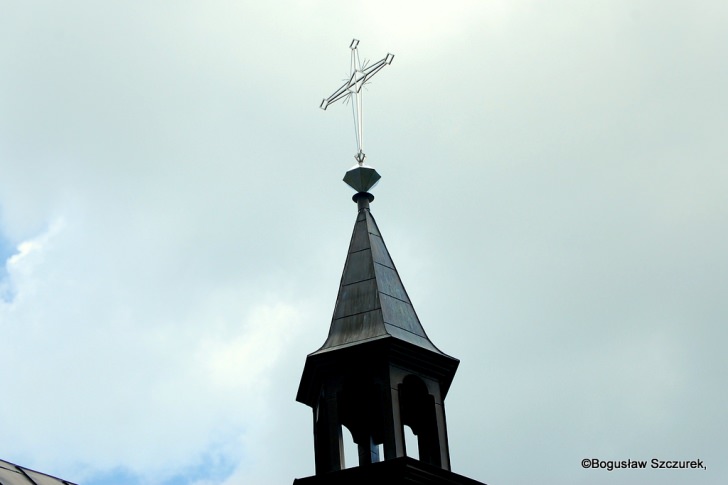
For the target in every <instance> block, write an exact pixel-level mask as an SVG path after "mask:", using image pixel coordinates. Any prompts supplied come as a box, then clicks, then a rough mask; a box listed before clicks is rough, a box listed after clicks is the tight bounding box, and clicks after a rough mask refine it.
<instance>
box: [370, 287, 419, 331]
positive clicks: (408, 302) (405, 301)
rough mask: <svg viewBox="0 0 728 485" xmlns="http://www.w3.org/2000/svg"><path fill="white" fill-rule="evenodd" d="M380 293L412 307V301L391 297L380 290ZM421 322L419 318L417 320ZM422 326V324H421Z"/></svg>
mask: <svg viewBox="0 0 728 485" xmlns="http://www.w3.org/2000/svg"><path fill="white" fill-rule="evenodd" d="M379 293H381V294H383V295H387V296H388V297H390V298H394V299H395V300H397V301H401V302H402V303H406V304H407V305H409V306H412V302H410V301H407V300H403V299H401V298H397V297H396V296H394V295H390V294H389V293H387V292H385V291H382V290H379ZM419 320H420V319H419V318H418V319H417V321H419ZM420 325H422V324H420Z"/></svg>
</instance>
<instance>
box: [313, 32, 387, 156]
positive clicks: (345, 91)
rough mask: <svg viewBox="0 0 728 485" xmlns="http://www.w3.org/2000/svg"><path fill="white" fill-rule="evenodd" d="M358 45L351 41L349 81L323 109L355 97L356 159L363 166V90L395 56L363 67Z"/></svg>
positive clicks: (357, 42)
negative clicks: (341, 100) (344, 99)
mask: <svg viewBox="0 0 728 485" xmlns="http://www.w3.org/2000/svg"><path fill="white" fill-rule="evenodd" d="M358 45H359V41H358V40H356V39H354V40H352V41H351V45H350V46H349V48H350V49H351V70H350V74H349V79H348V80H347V81H346V82H345V83H344V84H343V86H341V87H340V88H339V89H337V90H336V91H335V92H334V94H332V95H331V96H329V97H328V98H326V99H324V100H323V101H322V102H321V109H326V108H328V107H329V105H330V104H332V103H335V102H337V101H338V100H340V99H342V98H346V99H347V100H348V99H349V98H351V97H352V96H353V97H354V101H353V102H352V103H351V106H352V108H353V111H354V131H355V133H356V145H357V149H358V152H357V154H356V155H354V158H355V159H356V161H357V162H358V163H359V165H360V166H361V165H363V164H364V158H365V157H366V156H365V155H364V129H363V127H362V103H361V101H362V99H361V98H362V91H361V88H362V87H364V85H365V84H366V83H367V82H369V79H370V78H371V77H372V76H373V75H375V74H376V73H378V72H379V71H380V70H381V69H382V68H383V67H384V66H386V65H389V64H391V63H392V59H394V55H393V54H387V57H385V58H384V59H382V60H381V61H378V62H375V63H374V64H372V65H369V66H368V65H367V61H366V60H364V67H362V64H361V62H359V51H358V50H357V46H358Z"/></svg>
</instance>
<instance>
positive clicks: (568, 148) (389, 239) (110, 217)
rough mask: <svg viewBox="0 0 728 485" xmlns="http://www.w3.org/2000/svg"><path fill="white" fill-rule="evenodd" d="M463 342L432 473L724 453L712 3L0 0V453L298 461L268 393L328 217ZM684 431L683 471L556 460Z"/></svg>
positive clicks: (723, 124)
mask: <svg viewBox="0 0 728 485" xmlns="http://www.w3.org/2000/svg"><path fill="white" fill-rule="evenodd" d="M354 37H356V38H358V39H360V40H361V43H360V44H359V48H360V53H361V56H362V57H363V58H367V59H370V60H372V61H376V60H379V59H381V58H382V57H384V56H385V54H386V53H387V52H391V53H393V54H395V58H394V62H393V63H392V65H391V66H388V67H387V68H386V69H384V70H383V71H381V72H380V73H379V74H377V76H376V77H374V79H373V82H372V83H371V84H370V85H369V86H368V88H367V90H366V92H365V97H364V134H365V148H366V153H367V155H368V158H367V161H368V163H369V164H371V165H372V166H374V167H376V168H377V169H378V170H379V172H380V173H381V174H382V181H381V182H380V184H379V186H377V187H376V188H375V189H374V190H373V192H374V194H375V196H376V200H375V201H374V202H373V204H372V213H373V214H374V216H375V217H376V218H377V222H378V224H379V227H380V229H381V230H382V233H383V235H384V240H385V241H386V243H387V245H388V248H389V250H390V253H391V254H392V257H393V259H394V261H395V263H396V264H397V267H398V270H399V273H400V276H401V277H402V280H403V282H404V284H405V287H406V288H407V290H408V293H409V296H410V297H411V299H412V301H413V303H414V306H415V308H416V310H417V312H418V315H419V318H420V321H421V322H422V324H423V326H424V327H425V329H426V330H427V332H428V334H429V336H430V338H431V340H432V341H433V342H434V343H435V344H436V345H437V346H438V347H439V348H440V349H442V350H443V351H444V352H446V353H448V354H450V355H453V356H455V357H457V358H459V359H460V360H461V364H460V368H459V370H458V373H457V375H456V376H455V380H454V382H453V385H452V388H451V390H450V394H449V395H448V398H447V400H446V411H447V417H448V426H449V438H450V445H451V458H452V465H453V471H455V472H456V473H460V474H463V475H466V476H469V477H472V478H474V479H477V480H480V481H482V482H485V483H488V484H490V485H501V484H503V485H506V484H511V485H512V484H526V485H527V484H532V483H536V482H538V483H547V484H550V483H554V484H555V483H559V484H582V483H584V484H585V483H589V484H607V485H612V484H617V483H619V484H678V483H680V484H682V483H692V484H701V485H702V484H724V483H726V482H727V481H728V462H727V461H726V456H728V417H727V416H728V415H727V414H726V410H727V409H728V391H727V377H726V376H727V375H728V357H727V356H726V352H725V347H726V344H728V330H727V329H726V326H727V325H726V324H727V323H728V250H727V248H728V190H727V189H726V187H728V143H727V141H726V140H727V138H728V137H727V136H726V133H728V114H727V113H728V88H727V87H726V86H728V56H727V55H726V46H728V3H726V2H725V1H721V0H715V1H710V0H705V1H699V2H677V1H665V0H659V1H658V0H643V1H640V0H629V1H621V0H610V1H606V0H605V1H597V0H595V1H576V0H573V1H565V0H553V1H548V2H546V1H535V0H534V1H512V0H510V1H506V0H503V1H487V0H479V1H460V0H457V1H450V2H434V1H423V0H419V1H398V2H394V1H388V2H384V1H371V0H370V1H368V2H359V3H354V2H335V1H316V0H308V1H284V2H267V3H266V2H253V1H232V0H228V1H222V0H208V1H204V2H202V1H199V2H192V1H174V2H173V1H159V0H145V1H124V2H93V1H88V0H87V1H80V0H66V1H64V2H57V1H50V0H46V1H41V0H22V1H21V0H0V258H1V259H2V261H3V265H2V266H4V269H2V270H0V342H2V351H1V352H0V383H2V391H1V393H0V458H1V459H5V460H9V461H13V462H16V463H19V464H22V465H24V466H27V467H30V468H37V469H40V470H42V471H45V472H48V473H51V474H55V475H58V476H61V477H63V478H65V479H68V480H72V481H75V482H78V483H81V484H82V485H116V484H130V485H137V484H139V485H141V484H151V485H158V484H159V485H162V484H163V485H183V484H184V485H187V484H189V485H193V484H194V485H223V484H224V485H239V484H261V485H268V484H271V485H273V484H281V483H283V484H285V483H292V481H293V479H294V478H296V477H303V476H308V475H311V474H313V470H314V461H313V438H312V423H311V411H310V408H308V407H306V406H304V405H302V404H299V403H297V402H295V394H296V390H297V387H298V381H299V378H300V375H301V371H302V369H303V363H304V360H305V357H306V355H307V354H308V353H310V352H313V351H314V350H316V349H317V348H318V347H319V346H320V345H321V344H322V343H323V342H324V340H325V338H326V335H327V332H328V326H329V323H330V320H331V315H332V312H333V307H334V302H335V298H336V294H337V289H338V284H339V278H340V277H341V270H342V268H343V264H344V259H345V255H346V250H347V247H348V242H349V238H350V236H351V231H352V229H353V224H354V220H355V217H356V206H355V205H354V204H353V203H352V202H351V199H350V197H351V195H352V191H351V189H349V188H348V187H347V186H346V185H345V184H344V183H343V182H341V178H342V176H343V174H344V172H345V171H346V170H347V169H348V168H350V167H351V166H352V165H353V164H354V158H353V156H354V153H355V151H356V145H355V140H354V129H353V123H352V119H351V118H352V116H351V111H350V107H349V106H345V105H343V104H337V105H335V106H332V107H331V108H329V109H328V110H327V111H322V110H320V109H319V108H318V104H319V103H320V102H321V99H322V98H324V97H326V96H328V95H329V94H331V93H332V92H333V91H334V90H335V89H336V88H337V87H339V85H340V84H341V82H342V80H343V79H344V78H345V77H346V76H347V75H348V68H349V49H348V46H349V43H350V42H351V39H352V38H354ZM584 458H598V459H601V460H626V459H633V460H650V459H652V458H658V459H663V460H692V459H702V460H703V462H704V464H705V466H706V467H707V470H688V471H674V470H651V469H647V470H616V471H612V472H608V471H606V470H584V469H582V467H581V461H582V459H584Z"/></svg>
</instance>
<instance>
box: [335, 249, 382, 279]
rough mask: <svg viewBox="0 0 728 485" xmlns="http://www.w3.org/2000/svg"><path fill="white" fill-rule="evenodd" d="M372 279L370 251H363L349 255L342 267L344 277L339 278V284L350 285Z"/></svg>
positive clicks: (372, 267)
mask: <svg viewBox="0 0 728 485" xmlns="http://www.w3.org/2000/svg"><path fill="white" fill-rule="evenodd" d="M372 278H374V263H373V262H372V254H371V249H363V250H361V251H357V252H355V253H352V254H349V257H348V258H347V259H346V265H345V266H344V276H343V277H342V278H341V284H342V285H350V284H352V283H357V282H359V281H364V280H368V279H372Z"/></svg>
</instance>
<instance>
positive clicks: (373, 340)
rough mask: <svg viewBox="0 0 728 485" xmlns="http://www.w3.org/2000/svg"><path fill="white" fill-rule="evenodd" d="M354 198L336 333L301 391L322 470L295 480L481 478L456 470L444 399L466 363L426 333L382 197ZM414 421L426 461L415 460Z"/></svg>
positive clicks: (317, 355) (301, 483) (309, 364)
mask: <svg viewBox="0 0 728 485" xmlns="http://www.w3.org/2000/svg"><path fill="white" fill-rule="evenodd" d="M353 199H354V201H355V202H356V203H357V209H358V211H357V217H356V221H355V223H354V230H353V233H352V236H351V242H350V243H349V250H348V252H347V256H346V262H345V264H344V270H343V273H342V276H341V283H340V285H339V293H338V297H337V299H336V306H335V308H334V314H333V317H332V319H331V325H330V327H329V334H328V337H327V338H326V341H325V342H324V344H323V345H322V346H321V348H319V349H318V350H316V351H315V352H313V353H311V354H309V355H308V357H307V358H306V364H305V366H304V370H303V376H302V377H301V383H300V385H299V388H298V394H297V396H296V400H297V401H299V402H301V403H303V404H306V405H307V406H310V407H311V409H312V411H313V421H314V451H315V462H316V475H315V476H313V477H309V478H305V479H299V480H296V481H295V482H294V483H295V484H298V485H308V484H310V485H320V484H328V483H331V484H333V483H359V482H358V481H357V480H360V479H361V480H362V481H361V483H364V482H365V481H367V480H370V479H374V477H376V476H379V473H385V472H384V471H381V472H378V471H376V470H389V471H387V472H386V475H382V476H381V477H382V478H385V477H386V478H387V479H388V482H390V483H400V482H398V481H397V480H399V479H400V478H401V480H404V479H405V477H408V478H407V479H408V480H415V478H412V477H415V476H419V475H417V474H418V473H420V474H422V473H425V472H427V473H426V475H427V474H429V475H427V476H430V479H431V480H432V481H427V480H425V479H423V478H422V479H421V478H417V479H416V481H408V482H406V483H414V484H416V483H432V484H435V483H451V484H477V483H479V482H476V481H474V480H470V479H467V478H465V477H462V476H460V475H456V474H454V473H452V472H451V471H450V453H449V446H448V437H447V423H446V419H445V406H444V400H445V396H446V395H447V392H448V390H449V389H450V384H451V383H452V380H453V377H454V375H455V371H456V369H457V367H458V364H459V361H458V360H457V359H455V358H453V357H450V356H449V355H447V354H445V353H443V352H442V351H440V350H439V349H438V348H437V347H436V346H435V345H434V344H433V343H432V341H431V340H430V339H429V338H428V336H427V334H426V333H425V330H424V328H423V326H422V324H421V323H420V320H419V318H418V317H417V313H416V312H415V309H414V307H413V305H412V302H411V301H410V299H409V296H408V295H407V291H406V290H405V288H404V285H403V284H402V280H401V278H400V276H399V273H398V272H397V269H396V267H395V265H394V262H393V261H392V257H391V256H390V253H389V250H388V249H387V246H386V245H385V243H384V239H383V238H382V233H381V231H380V230H379V227H378V226H377V223H376V221H375V219H374V216H373V215H372V214H371V210H370V207H369V205H370V203H371V202H372V201H373V199H374V196H373V195H371V194H370V193H368V192H359V193H357V194H355V195H354V197H353ZM342 426H344V427H346V428H347V429H348V430H349V431H350V432H351V436H352V438H353V440H354V442H355V443H356V444H357V446H358V465H359V467H358V469H357V470H358V471H354V470H353V469H349V470H344V468H345V460H346V461H349V462H350V463H351V461H352V460H353V459H355V457H345V456H344V448H343V443H342ZM405 426H409V427H410V428H411V430H412V432H413V433H414V434H415V436H416V437H417V445H418V455H419V460H415V459H412V458H408V457H407V449H406V443H405V439H404V427H405ZM410 451H411V450H410ZM411 454H412V453H411V452H410V455H411ZM382 461H383V462H385V463H387V462H391V463H389V464H386V465H385V463H378V462H382ZM395 462H396V463H395ZM374 464H376V467H375V466H374ZM369 467H374V468H376V470H374V468H372V469H369ZM373 473H374V475H372V474H373ZM393 474H394V475H393ZM412 474H414V475H412ZM334 477H339V478H337V479H336V480H334ZM364 477H368V478H367V479H366V480H365V479H364ZM397 477H399V478H397ZM393 478H394V479H395V480H394V481H392V479H393ZM430 479H428V480H430ZM423 480H424V481H423ZM367 483H368V482H367ZM401 483H405V482H401Z"/></svg>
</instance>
